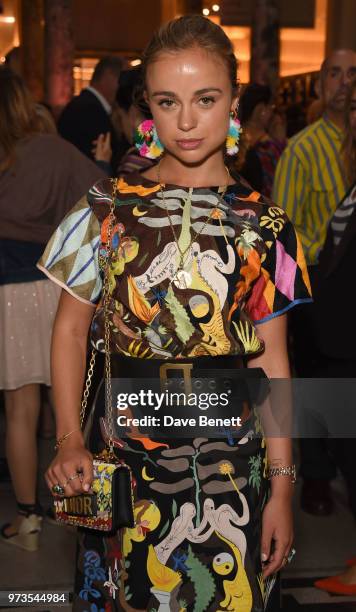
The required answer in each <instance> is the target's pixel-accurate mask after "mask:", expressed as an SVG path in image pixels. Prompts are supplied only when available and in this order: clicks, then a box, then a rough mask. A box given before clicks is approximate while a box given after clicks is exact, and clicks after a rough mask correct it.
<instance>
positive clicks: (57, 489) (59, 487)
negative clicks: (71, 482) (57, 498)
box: [52, 482, 65, 495]
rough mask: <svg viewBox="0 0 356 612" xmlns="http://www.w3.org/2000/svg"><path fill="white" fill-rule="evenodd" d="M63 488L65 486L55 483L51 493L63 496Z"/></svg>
mask: <svg viewBox="0 0 356 612" xmlns="http://www.w3.org/2000/svg"><path fill="white" fill-rule="evenodd" d="M64 487H65V485H64V486H62V485H60V484H59V482H57V483H56V484H55V485H53V487H52V493H54V494H55V495H64V493H65V490H64Z"/></svg>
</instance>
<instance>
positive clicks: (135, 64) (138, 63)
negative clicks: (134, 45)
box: [130, 58, 142, 66]
mask: <svg viewBox="0 0 356 612" xmlns="http://www.w3.org/2000/svg"><path fill="white" fill-rule="evenodd" d="M141 64H142V60H140V59H139V58H137V59H134V60H131V62H130V65H131V66H140V65H141Z"/></svg>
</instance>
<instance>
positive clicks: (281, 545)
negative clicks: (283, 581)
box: [261, 494, 293, 578]
mask: <svg viewBox="0 0 356 612" xmlns="http://www.w3.org/2000/svg"><path fill="white" fill-rule="evenodd" d="M272 543H273V545H272ZM292 543H293V516H292V504H291V497H290V496H286V497H283V496H277V495H276V496H274V495H273V494H272V495H271V497H270V499H269V501H268V502H267V504H266V507H265V509H264V511H263V515H262V540H261V560H262V563H263V577H264V578H267V576H270V575H271V574H275V573H276V572H278V571H279V570H280V569H281V568H282V567H284V566H285V564H286V558H287V557H288V555H289V553H290V549H291V546H292Z"/></svg>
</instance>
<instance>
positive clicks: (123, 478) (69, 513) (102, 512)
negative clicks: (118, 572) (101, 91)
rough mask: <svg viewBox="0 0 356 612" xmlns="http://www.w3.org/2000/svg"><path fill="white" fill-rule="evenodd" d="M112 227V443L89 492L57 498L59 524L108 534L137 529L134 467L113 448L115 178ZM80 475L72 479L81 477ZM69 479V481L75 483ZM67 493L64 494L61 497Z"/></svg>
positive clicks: (98, 460)
mask: <svg viewBox="0 0 356 612" xmlns="http://www.w3.org/2000/svg"><path fill="white" fill-rule="evenodd" d="M112 183H113V192H112V198H111V206H110V214H109V228H108V238H107V245H106V255H105V262H104V263H105V265H104V270H105V274H104V286H103V308H104V315H105V317H104V318H105V338H104V340H105V380H104V382H105V407H106V415H107V418H108V432H109V441H108V448H106V449H105V450H104V451H102V452H101V453H99V454H98V455H94V458H93V473H94V478H93V482H92V485H91V490H90V491H88V493H82V494H81V495H75V496H72V497H66V496H65V495H64V493H65V490H64V489H63V488H62V487H61V486H60V485H56V487H57V489H56V491H57V494H56V495H55V496H54V511H55V516H56V520H57V521H58V522H59V523H64V524H67V525H74V526H76V527H86V528H89V529H98V530H100V531H104V532H108V533H110V532H114V531H117V530H118V529H120V528H122V527H134V525H135V521H134V500H133V482H132V474H131V469H130V467H129V466H128V465H127V464H126V463H124V462H123V461H119V460H118V459H117V457H116V456H115V452H114V445H113V415H112V397H111V396H112V393H111V362H110V325H109V320H108V301H109V280H108V279H109V266H110V259H111V249H112V246H111V234H112V228H113V225H114V222H115V214H114V210H115V195H116V190H117V179H113V181H112ZM95 356H96V351H95V350H94V349H93V351H92V355H91V359H90V364H89V369H88V375H87V380H86V383H85V389H84V393H83V399H82V406H81V413H80V426H81V427H83V423H84V418H85V412H86V408H87V403H88V397H89V390H90V386H91V380H92V376H93V371H94V365H95ZM80 476H81V475H80V473H79V474H76V475H74V476H72V478H71V479H73V478H77V477H78V478H80ZM71 479H69V480H71ZM61 493H63V494H61Z"/></svg>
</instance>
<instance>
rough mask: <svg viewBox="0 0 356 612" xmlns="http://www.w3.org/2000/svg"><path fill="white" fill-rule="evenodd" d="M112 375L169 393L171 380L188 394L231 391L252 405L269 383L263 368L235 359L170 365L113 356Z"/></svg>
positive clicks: (181, 361)
mask: <svg viewBox="0 0 356 612" xmlns="http://www.w3.org/2000/svg"><path fill="white" fill-rule="evenodd" d="M111 374H112V378H127V379H129V378H133V379H135V378H142V379H146V378H156V379H159V380H160V381H161V387H162V388H166V389H167V388H168V389H169V387H170V382H172V383H173V380H172V379H177V378H178V379H180V380H181V384H180V388H181V390H182V391H184V392H185V393H191V392H195V393H199V392H200V391H202V390H205V391H210V392H216V393H222V392H226V391H229V392H230V393H231V396H232V397H234V398H236V399H239V400H248V401H252V402H255V401H257V399H258V397H259V396H260V395H261V380H263V381H265V383H267V379H266V375H265V373H264V371H263V370H262V368H246V367H244V364H243V360H242V358H241V357H238V356H234V355H222V356H217V357H198V358H194V359H177V360H171V361H169V360H166V359H137V358H135V357H125V356H123V355H113V356H112V357H111ZM176 384H177V381H176V380H175V385H176ZM262 386H263V387H264V386H265V385H262Z"/></svg>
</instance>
